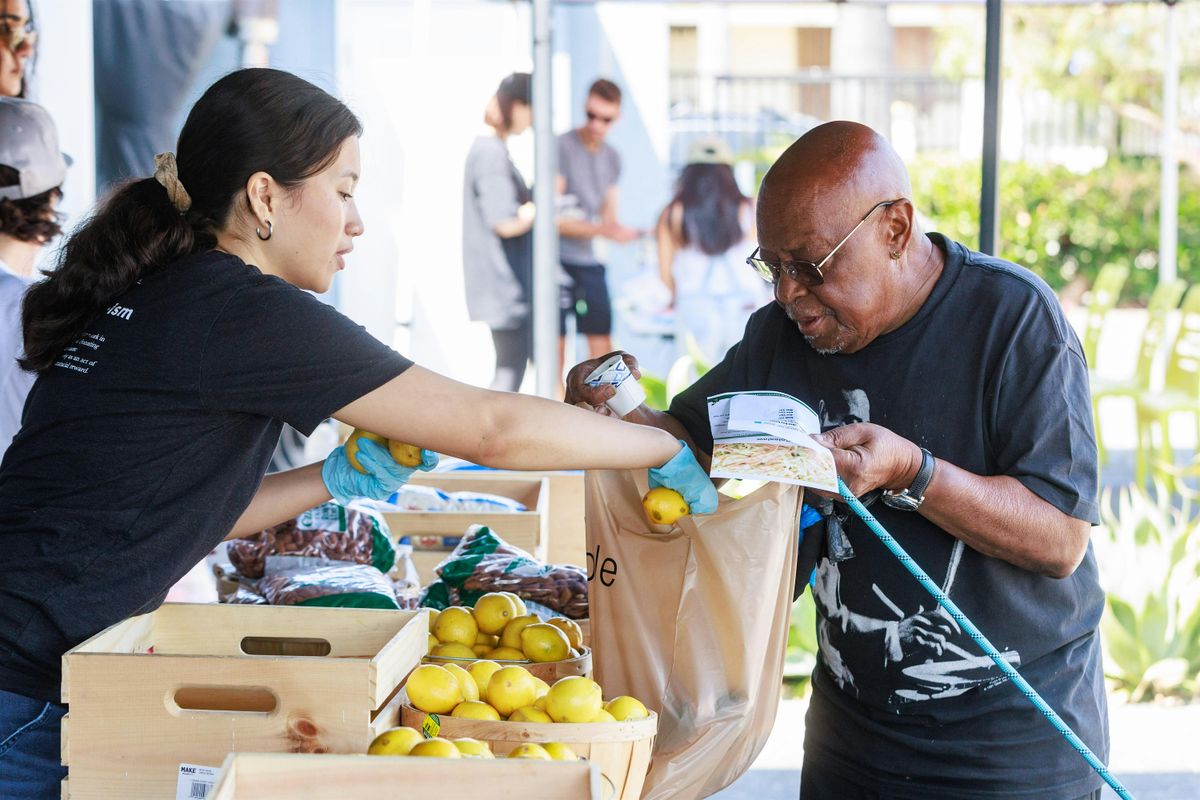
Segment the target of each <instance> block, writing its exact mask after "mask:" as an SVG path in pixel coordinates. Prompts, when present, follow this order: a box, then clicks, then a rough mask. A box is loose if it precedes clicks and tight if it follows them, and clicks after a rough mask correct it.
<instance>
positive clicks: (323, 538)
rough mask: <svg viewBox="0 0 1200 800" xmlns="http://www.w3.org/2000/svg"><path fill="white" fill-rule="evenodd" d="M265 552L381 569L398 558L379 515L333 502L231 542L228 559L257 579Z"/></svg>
mask: <svg viewBox="0 0 1200 800" xmlns="http://www.w3.org/2000/svg"><path fill="white" fill-rule="evenodd" d="M268 556H309V557H313V558H323V559H326V560H329V561H348V562H351V563H355V564H367V565H370V566H372V567H374V568H375V569H377V570H379V571H380V572H387V571H388V570H390V569H391V568H392V565H393V564H394V563H395V562H396V551H395V548H394V547H393V546H392V538H391V535H390V533H389V532H388V527H387V523H386V522H384V521H383V517H381V516H379V515H378V514H375V513H373V512H371V511H370V510H368V509H365V508H360V507H358V506H354V507H349V508H348V507H346V506H343V505H341V504H340V503H334V502H329V503H323V504H321V505H319V506H317V507H316V508H312V509H309V510H308V511H305V512H304V513H303V514H301V515H300V516H298V517H296V518H295V519H290V520H288V521H287V522H283V523H280V524H279V525H276V526H275V527H273V528H267V529H266V530H265V531H261V532H259V533H256V534H254V535H253V536H250V537H247V538H245V539H237V540H234V541H232V542H230V543H229V560H230V562H232V564H233V566H234V567H236V568H237V571H238V574H240V575H242V576H244V577H246V578H261V577H262V576H263V572H264V567H265V565H266V559H267V557H268Z"/></svg>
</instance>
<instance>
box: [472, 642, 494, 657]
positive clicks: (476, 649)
mask: <svg viewBox="0 0 1200 800" xmlns="http://www.w3.org/2000/svg"><path fill="white" fill-rule="evenodd" d="M471 652H472V653H474V654H475V657H476V658H487V657H488V655H489V654H490V653H491V652H492V646H491V645H488V644H477V645H475V646H473V647H472V648H471Z"/></svg>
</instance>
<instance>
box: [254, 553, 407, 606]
mask: <svg viewBox="0 0 1200 800" xmlns="http://www.w3.org/2000/svg"><path fill="white" fill-rule="evenodd" d="M258 586H259V591H261V592H262V594H263V597H265V598H266V599H267V602H268V603H270V604H271V605H273V606H340V607H346V608H387V609H396V608H400V604H399V603H397V602H396V592H395V584H393V582H392V580H391V579H390V578H388V576H386V575H384V574H383V573H382V572H380V571H379V570H377V569H375V568H374V567H372V566H370V565H369V564H324V565H314V566H301V567H297V568H295V569H279V570H276V569H269V570H268V572H267V576H266V577H265V578H263V579H262V580H261V581H259V584H258Z"/></svg>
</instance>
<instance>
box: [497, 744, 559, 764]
mask: <svg viewBox="0 0 1200 800" xmlns="http://www.w3.org/2000/svg"><path fill="white" fill-rule="evenodd" d="M508 757H509V758H537V759H541V760H542V761H553V760H554V759H552V758H551V757H550V754H549V753H547V752H546V748H544V747H542V746H541V745H540V744H533V743H532V742H527V743H526V744H522V745H518V746H517V747H515V748H513V750H512V751H511V752H510V753H509V754H508Z"/></svg>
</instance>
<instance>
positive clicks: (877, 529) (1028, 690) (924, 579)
mask: <svg viewBox="0 0 1200 800" xmlns="http://www.w3.org/2000/svg"><path fill="white" fill-rule="evenodd" d="M838 492H839V493H840V494H841V495H842V499H843V500H845V501H846V504H847V505H849V506H850V508H851V509H853V510H854V513H855V514H857V515H858V516H859V518H860V519H862V521H863V522H865V523H867V527H868V528H870V529H871V531H872V532H873V533H874V534H875V535H876V536H878V537H879V540H880V541H881V542H883V544H884V545H885V546H886V547H887V549H888V550H891V551H892V555H894V556H895V557H896V558H898V559H900V563H901V564H903V565H904V567H905V569H907V570H908V571H909V572H911V573H912V574H913V576H914V577H916V579H917V580H918V581H919V582H920V584H921V585H922V586H924V587H925V589H926V590H927V591H928V592H929V593H930V594H931V595H933V596H934V598H935V599H936V600H937V601H938V604H939V605H941V607H942V608H944V609H946V611H948V612H949V613H950V616H952V617H954V619H955V621H956V622H958V624H959V626H960V627H961V628H962V629H963V630H964V631H966V632H967V634H968V635H969V636H970V637H971V638H972V639H974V640H975V643H976V644H977V645H979V646H980V648H982V650H983V652H984V653H986V654H987V656H988V658H990V659H992V661H994V662H996V666H997V667H999V668H1000V671H1001V672H1003V673H1004V674H1005V675H1007V676H1008V679H1009V680H1010V681H1012V682H1013V684H1015V685H1016V687H1017V689H1018V690H1019V691H1020V692H1021V694H1023V695H1025V697H1027V698H1028V699H1029V702H1031V703H1033V705H1034V706H1035V707H1036V708H1037V710H1038V711H1040V712H1042V715H1043V716H1044V717H1045V718H1046V719H1048V720H1050V724H1051V725H1053V726H1054V727H1055V728H1057V729H1058V732H1059V733H1061V734H1062V735H1063V737H1064V738H1065V739H1066V740H1067V741H1068V742H1069V743H1070V745H1071V746H1072V747H1074V748H1075V752H1077V753H1079V755H1081V756H1083V760H1084V761H1086V762H1087V763H1088V764H1089V765H1091V767H1092V769H1094V770H1096V772H1097V773H1099V775H1100V777H1101V778H1103V779H1104V782H1105V783H1107V784H1108V785H1109V786H1111V787H1112V789H1113V791H1114V792H1116V793H1117V794H1118V795H1120V797H1121V798H1122V800H1133V795H1131V794H1130V793H1129V792H1128V791H1127V790H1126V789H1125V787H1124V786H1122V785H1121V782H1120V781H1118V780H1117V779H1116V778H1114V777H1113V776H1112V775H1110V774H1109V772H1108V767H1106V766H1104V763H1103V762H1102V761H1100V759H1098V758H1096V755H1095V754H1094V753H1093V752H1092V751H1091V750H1090V749H1088V746H1087V745H1086V744H1084V743H1083V740H1081V739H1080V738H1079V737H1078V736H1076V735H1075V731H1073V730H1071V728H1070V726H1069V725H1067V723H1065V722H1063V721H1062V718H1061V717H1059V716H1058V714H1056V713H1055V711H1054V709H1053V708H1051V707H1050V706H1049V704H1048V703H1047V702H1046V701H1045V700H1043V699H1042V696H1041V695H1040V694H1038V693H1037V691H1036V690H1035V689H1034V688H1033V687H1032V686H1030V685H1029V682H1028V681H1026V680H1025V679H1024V678H1023V677H1021V673H1019V672H1017V671H1016V670H1015V669H1013V668H1012V666H1011V665H1010V664H1009V663H1008V662H1007V661H1005V660H1004V659H1003V658H1002V657H1001V655H1000V652H999V651H998V650H997V649H996V648H995V647H994V646H993V645H992V643H991V642H989V641H988V640H987V637H985V636H984V635H983V634H982V633H981V632H980V631H979V629H978V628H976V627H975V625H974V623H972V622H971V620H969V619H967V615H966V614H964V613H963V612H962V611H960V610H959V608H958V606H957V605H955V604H954V601H953V600H951V599H950V598H949V596H947V594H946V593H945V592H943V591H942V590H941V588H940V587H939V586H938V585H937V584H936V583H934V582H933V581H932V580H931V579H930V577H929V576H928V575H927V574H926V573H925V570H923V569H921V567H920V565H919V564H917V562H915V561H913V560H912V557H911V556H910V555H909V554H908V553H906V552H905V551H904V548H903V547H901V546H900V543H899V542H897V541H896V540H895V539H894V538H893V537H892V535H891V534H890V533H888V532H887V529H886V528H884V527H883V526H882V525H880V524H879V521H878V520H876V519H875V517H874V516H872V515H871V512H870V511H867V509H866V506H864V505H863V504H862V503H860V502H859V501H858V498H857V497H855V496H854V495H853V494H851V492H850V488H849V487H848V486H846V484H845V483H844V482H843V481H842V479H841V478H838Z"/></svg>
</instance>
